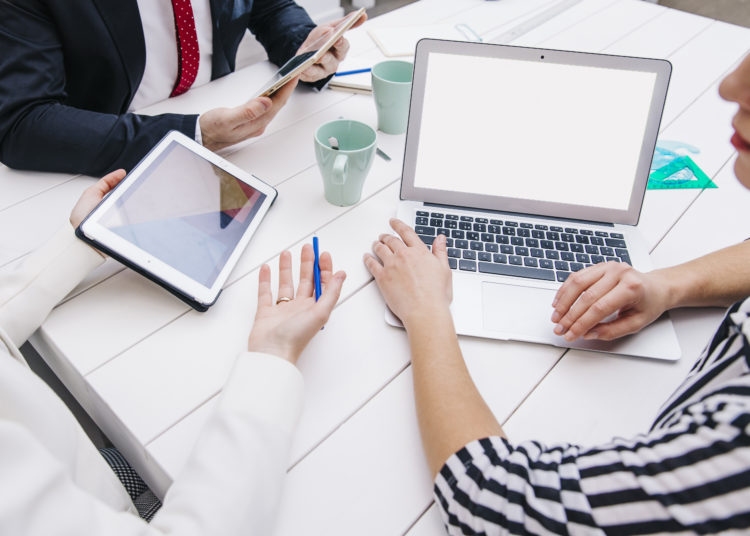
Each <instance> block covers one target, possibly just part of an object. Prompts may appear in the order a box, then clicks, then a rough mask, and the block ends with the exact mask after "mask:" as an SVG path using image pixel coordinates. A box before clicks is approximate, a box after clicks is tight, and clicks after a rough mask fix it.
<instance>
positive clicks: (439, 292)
mask: <svg viewBox="0 0 750 536" xmlns="http://www.w3.org/2000/svg"><path fill="white" fill-rule="evenodd" d="M390 223H391V227H392V228H393V229H394V230H395V231H396V232H397V233H398V234H399V236H400V237H401V238H399V237H397V236H394V235H390V234H389V235H381V236H380V237H379V239H378V240H377V241H376V242H374V243H373V246H372V251H373V253H374V254H375V255H374V256H373V255H370V254H369V253H368V254H365V256H364V262H365V266H366V267H367V269H368V270H369V271H370V273H371V274H372V275H373V277H375V282H376V283H377V285H378V288H380V292H381V293H382V294H383V297H384V298H385V301H386V303H387V304H388V307H390V309H391V311H392V312H393V314H395V315H396V316H397V317H399V318H400V319H401V321H402V322H403V323H404V326H406V328H407V329H409V324H410V323H411V321H412V319H420V318H421V319H424V318H429V317H430V316H432V315H435V314H436V313H438V312H440V311H443V310H445V311H447V309H448V307H449V306H450V302H451V300H452V299H453V287H452V284H451V270H450V268H449V266H448V252H447V248H446V243H445V237H444V236H442V235H438V236H437V238H436V239H435V241H434V242H433V245H432V251H430V250H429V249H428V248H427V246H426V245H425V244H424V243H423V241H422V240H421V239H420V238H419V237H418V236H417V234H416V233H415V232H414V230H413V229H412V228H411V227H409V226H408V225H406V224H405V223H404V222H402V221H401V220H397V219H392V220H391V221H390Z"/></svg>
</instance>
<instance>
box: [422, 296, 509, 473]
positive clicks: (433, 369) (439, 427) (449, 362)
mask: <svg viewBox="0 0 750 536" xmlns="http://www.w3.org/2000/svg"><path fill="white" fill-rule="evenodd" d="M407 332H408V334H409V343H410V345H411V355H412V366H413V370H414V396H415V399H416V407H417V417H418V419H419V427H420V432H421V434H422V443H423V446H424V450H425V454H426V456H427V462H428V464H429V466H430V471H431V472H432V475H433V476H434V475H436V474H437V473H438V471H440V468H441V467H442V466H443V464H444V463H445V461H446V460H447V459H448V458H449V457H450V456H452V455H453V454H454V453H455V452H457V451H458V450H459V449H461V448H462V447H463V446H465V445H466V444H468V443H470V442H471V441H474V440H475V439H480V438H483V437H488V436H493V435H500V436H502V435H503V431H502V428H501V427H500V424H499V423H498V422H497V420H496V419H495V416H494V415H493V414H492V412H491V411H490V409H489V408H488V407H487V404H486V403H485V402H484V399H483V398H482V397H481V395H480V394H479V391H477V388H476V386H475V385H474V382H473V381H472V379H471V376H470V375H469V371H468V369H467V368H466V364H465V363H464V360H463V356H462V355H461V349H460V348H459V346H458V338H457V337H456V331H455V328H454V326H453V319H452V318H451V316H450V312H449V311H448V310H446V311H444V312H442V313H438V314H436V315H435V314H433V315H432V316H430V317H429V318H428V317H425V318H423V319H422V318H420V319H418V320H417V321H413V322H412V323H411V324H409V325H407Z"/></svg>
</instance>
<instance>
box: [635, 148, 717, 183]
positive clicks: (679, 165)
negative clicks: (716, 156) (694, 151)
mask: <svg viewBox="0 0 750 536" xmlns="http://www.w3.org/2000/svg"><path fill="white" fill-rule="evenodd" d="M688 188H701V189H703V188H716V184H714V182H713V181H712V180H711V179H710V178H709V177H708V175H706V174H705V173H703V170H702V169H701V168H699V167H698V164H696V163H695V162H693V159H692V158H690V157H689V156H680V157H679V158H675V159H674V160H672V162H670V163H669V164H667V165H666V166H662V167H660V168H659V169H656V170H654V171H653V172H652V173H651V175H649V177H648V186H647V187H646V189H648V190H677V189H688Z"/></svg>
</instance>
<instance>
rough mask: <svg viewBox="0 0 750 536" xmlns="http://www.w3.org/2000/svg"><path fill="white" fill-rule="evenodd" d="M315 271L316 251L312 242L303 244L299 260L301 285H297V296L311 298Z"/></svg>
mask: <svg viewBox="0 0 750 536" xmlns="http://www.w3.org/2000/svg"><path fill="white" fill-rule="evenodd" d="M314 272H315V253H314V252H313V247H312V246H311V245H310V244H305V245H304V246H302V253H301V254H300V260H299V287H297V297H300V298H309V297H310V296H312V295H313V288H314V286H315V285H314V281H313V279H314Z"/></svg>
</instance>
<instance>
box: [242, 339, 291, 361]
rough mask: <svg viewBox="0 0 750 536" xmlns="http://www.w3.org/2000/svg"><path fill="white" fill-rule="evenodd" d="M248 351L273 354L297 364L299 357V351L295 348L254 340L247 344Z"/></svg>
mask: <svg viewBox="0 0 750 536" xmlns="http://www.w3.org/2000/svg"><path fill="white" fill-rule="evenodd" d="M247 351H248V352H257V353H259V354H267V355H272V356H275V357H278V358H279V359H283V360H284V361H289V362H290V363H291V364H292V365H296V364H297V359H298V358H299V353H297V352H295V351H294V349H293V348H287V347H285V346H281V345H277V344H268V343H265V344H264V343H256V342H254V341H252V340H251V341H250V342H248V344H247Z"/></svg>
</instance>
